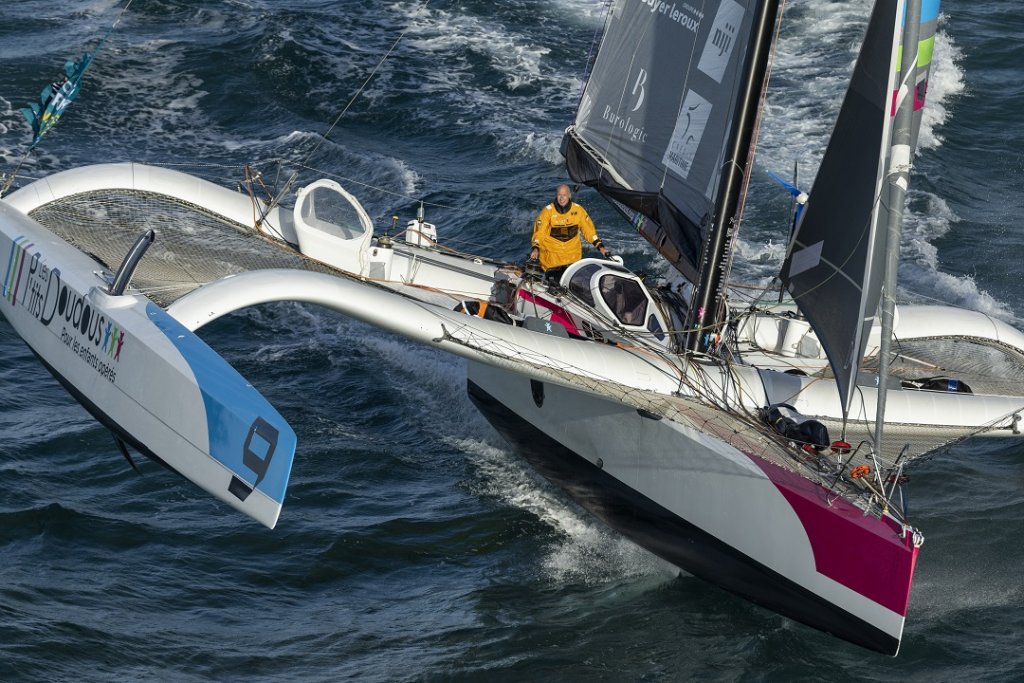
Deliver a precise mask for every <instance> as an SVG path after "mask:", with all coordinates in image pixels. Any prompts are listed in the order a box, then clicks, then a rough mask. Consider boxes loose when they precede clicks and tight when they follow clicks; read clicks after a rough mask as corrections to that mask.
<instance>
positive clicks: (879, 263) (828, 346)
mask: <svg viewBox="0 0 1024 683" xmlns="http://www.w3.org/2000/svg"><path fill="white" fill-rule="evenodd" d="M938 4H939V3H938V0H929V1H928V2H926V3H924V7H923V9H922V24H923V26H922V31H921V36H922V41H921V44H922V47H925V46H926V47H927V49H922V51H921V54H922V55H923V56H922V58H921V60H920V62H919V72H920V75H919V80H918V82H917V84H916V87H915V88H914V91H915V107H914V108H915V110H916V111H915V122H914V127H913V136H914V141H915V142H916V138H917V135H918V132H919V130H920V108H921V106H922V105H923V102H924V93H925V90H926V89H927V66H928V63H929V62H930V58H931V45H932V44H933V43H934V32H935V20H936V18H937V15H938ZM903 11H904V2H902V1H901V0H878V2H876V3H875V7H874V10H873V11H872V14H871V19H870V22H869V24H868V28H867V33H866V35H865V38H864V44H863V46H862V48H861V53H860V56H859V57H858V59H857V64H856V66H855V67H854V72H853V77H852V80H851V82H850V88H849V90H848V91H847V93H846V98H845V99H844V101H843V105H842V108H841V109H840V112H839V118H838V120H837V122H836V127H835V130H834V131H833V133H832V138H831V141H830V143H829V146H828V148H827V149H826V150H825V156H824V158H823V160H822V163H821V168H820V169H819V171H818V176H817V178H816V179H815V182H814V187H813V189H812V191H811V199H810V201H809V202H808V204H807V208H806V209H805V210H804V212H803V215H802V217H801V220H800V224H799V225H798V226H797V229H796V232H795V234H794V236H793V241H792V243H791V244H790V248H789V253H788V255H787V257H786V260H785V262H784V264H783V267H782V280H783V282H784V283H785V285H786V287H787V288H788V289H789V292H790V294H792V296H793V298H794V300H795V301H796V303H797V305H798V306H799V308H800V310H801V312H802V313H803V314H804V315H805V316H806V317H807V319H808V320H809V321H810V323H811V325H812V326H813V327H814V330H815V332H816V334H817V336H818V340H819V341H820V342H821V344H822V346H823V348H824V349H825V353H826V354H827V356H828V359H829V363H830V364H831V366H832V370H833V372H834V374H835V377H836V383H837V385H838V388H839V396H840V401H841V402H842V406H843V411H844V414H845V413H846V411H848V409H849V406H850V401H851V399H852V396H853V390H854V387H855V385H856V381H857V373H858V371H859V369H860V361H861V358H862V356H863V354H864V350H865V347H866V345H867V337H868V333H869V332H870V331H871V327H872V325H873V323H874V321H875V317H876V314H877V309H878V300H879V296H880V292H881V286H882V269H883V266H884V262H885V259H884V255H885V253H886V250H887V249H889V248H893V249H898V248H899V245H898V244H894V245H891V247H890V245H889V244H888V243H887V240H886V238H885V233H884V228H885V225H886V223H887V220H888V215H887V214H888V211H887V208H886V206H885V203H884V202H882V201H881V193H882V192H883V189H884V188H883V177H884V174H885V170H886V166H887V155H888V153H889V145H890V136H891V126H892V115H893V113H894V111H893V107H894V95H893V93H894V90H895V89H896V84H897V83H899V74H898V69H899V63H900V61H899V59H898V54H899V52H898V49H899V44H900V37H901V28H900V27H901V20H900V19H901V17H902V14H903ZM921 62H923V64H922V63H921Z"/></svg>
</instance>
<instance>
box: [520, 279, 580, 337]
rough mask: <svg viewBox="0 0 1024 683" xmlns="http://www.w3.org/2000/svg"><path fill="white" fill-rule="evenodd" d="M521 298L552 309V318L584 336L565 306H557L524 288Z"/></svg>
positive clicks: (567, 329)
mask: <svg viewBox="0 0 1024 683" xmlns="http://www.w3.org/2000/svg"><path fill="white" fill-rule="evenodd" d="M519 298H521V299H523V300H524V301H527V302H529V303H532V304H536V305H537V306H542V307H543V308H546V309H548V310H549V311H551V320H553V321H554V322H556V323H559V324H560V325H562V327H564V328H565V329H566V331H567V332H568V333H569V334H572V335H576V336H577V337H580V336H582V335H581V334H580V331H579V330H578V329H576V324H575V323H573V321H572V318H571V317H569V314H568V313H566V312H565V309H564V308H561V307H559V306H556V305H555V304H553V303H551V302H550V301H547V300H546V299H543V298H541V297H539V296H533V295H532V294H530V293H529V292H527V291H526V290H523V289H521V290H519Z"/></svg>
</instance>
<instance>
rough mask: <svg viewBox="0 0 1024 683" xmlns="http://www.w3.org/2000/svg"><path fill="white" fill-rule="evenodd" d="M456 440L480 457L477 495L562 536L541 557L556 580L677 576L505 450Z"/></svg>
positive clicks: (544, 567) (547, 572)
mask: <svg viewBox="0 0 1024 683" xmlns="http://www.w3.org/2000/svg"><path fill="white" fill-rule="evenodd" d="M454 443H455V445H456V446H457V447H458V448H459V449H460V450H463V451H465V452H467V453H470V454H472V455H474V456H476V457H475V458H474V460H473V462H474V463H475V464H476V466H477V469H478V472H479V479H478V480H477V481H476V482H475V484H474V487H473V488H474V489H475V492H476V493H478V494H480V495H487V496H493V497H495V498H497V499H499V500H501V501H503V502H505V503H507V504H509V505H511V506H513V507H516V508H518V509H520V510H524V511H526V512H529V513H530V514H532V515H535V516H536V517H537V518H538V519H539V520H540V521H542V522H543V523H544V524H546V525H548V526H550V527H551V528H552V529H554V530H555V531H557V532H558V534H559V536H560V537H561V538H560V540H559V541H558V542H557V543H555V544H553V545H552V546H550V547H549V548H546V551H547V552H546V555H545V557H544V559H543V561H542V570H543V572H544V574H545V575H546V576H547V577H548V579H549V580H551V581H552V582H555V583H558V584H565V583H584V584H587V585H594V584H601V583H607V582H609V581H615V580H621V579H623V578H628V577H636V576H650V575H658V576H664V577H665V578H669V577H671V576H675V575H676V574H678V571H679V570H678V569H676V568H675V567H671V566H670V565H668V564H667V563H665V562H664V561H662V560H661V559H659V558H657V557H656V556H654V555H652V554H650V553H649V552H647V551H646V550H643V549H642V548H640V547H639V546H637V545H635V544H633V543H631V542H630V541H628V540H626V539H625V538H623V537H622V536H620V535H619V534H617V533H615V532H613V531H611V530H610V529H608V528H607V527H605V526H604V525H602V524H601V523H599V522H597V521H596V520H594V519H593V518H592V517H590V516H589V515H587V514H586V513H584V512H583V511H582V510H579V509H578V508H576V507H575V506H571V505H570V504H569V503H568V502H567V501H565V500H564V499H563V498H562V497H561V496H560V495H558V494H557V493H555V491H554V490H553V489H552V488H551V487H549V486H547V485H545V484H542V483H541V482H540V481H538V479H536V478H535V475H533V474H532V472H531V471H530V470H529V469H528V468H527V467H526V466H525V464H524V463H523V462H522V461H521V460H519V459H518V458H516V457H514V456H512V455H511V454H510V453H508V452H507V451H506V450H504V449H503V448H500V447H497V446H494V445H493V444H491V443H489V442H486V441H478V440H473V439H463V440H456V441H455V442H454Z"/></svg>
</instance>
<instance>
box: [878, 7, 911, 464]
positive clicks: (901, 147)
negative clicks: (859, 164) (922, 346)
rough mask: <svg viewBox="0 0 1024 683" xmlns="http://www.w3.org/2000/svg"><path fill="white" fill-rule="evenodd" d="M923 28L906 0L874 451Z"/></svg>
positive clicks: (880, 414) (884, 380) (883, 401)
mask: <svg viewBox="0 0 1024 683" xmlns="http://www.w3.org/2000/svg"><path fill="white" fill-rule="evenodd" d="M920 29H921V0H907V3H906V13H905V15H904V18H903V55H902V60H901V62H900V80H901V82H900V86H899V90H898V91H897V109H896V117H895V120H894V122H893V131H892V147H891V149H890V155H889V169H888V181H889V197H888V204H889V206H888V214H889V222H888V225H887V226H886V245H887V248H886V257H885V271H884V278H883V281H882V298H881V303H880V309H881V311H880V313H881V316H880V317H881V327H882V336H881V340H880V344H879V347H878V402H877V405H876V407H875V452H876V453H879V452H881V449H882V427H883V425H884V423H885V404H886V395H887V392H886V384H887V380H888V377H889V368H890V365H891V359H890V353H891V347H892V328H893V318H894V315H895V309H896V270H897V268H898V266H899V258H900V235H901V232H902V227H903V206H904V204H905V203H906V197H907V184H908V182H909V178H910V167H911V154H912V152H911V144H912V139H913V138H912V135H913V124H914V90H915V88H916V87H917V59H918V42H919V40H920Z"/></svg>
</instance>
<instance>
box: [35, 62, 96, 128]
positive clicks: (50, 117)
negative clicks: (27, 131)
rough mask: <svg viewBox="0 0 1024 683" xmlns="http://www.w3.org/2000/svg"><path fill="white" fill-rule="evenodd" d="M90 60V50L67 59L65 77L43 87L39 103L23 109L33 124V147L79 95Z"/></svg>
mask: <svg viewBox="0 0 1024 683" xmlns="http://www.w3.org/2000/svg"><path fill="white" fill-rule="evenodd" d="M90 62H92V55H91V54H90V53H88V52H86V53H85V54H84V55H82V57H81V59H79V60H77V61H70V60H69V61H67V62H66V63H65V64H64V78H63V79H61V80H60V81H58V82H56V83H52V84H50V85H48V86H46V87H45V88H43V91H42V93H40V95H39V103H38V104H37V103H35V102H33V103H32V104H30V105H29V106H28V107H25V108H24V109H22V110H21V113H22V114H23V115H24V116H25V120H26V121H28V123H29V125H30V126H32V133H33V134H34V137H33V138H32V147H35V146H36V144H38V143H39V139H40V138H41V137H43V136H44V135H45V134H46V132H47V131H48V130H50V129H51V128H53V127H54V126H55V125H56V124H57V119H59V118H60V115H61V114H62V113H64V110H65V109H67V108H68V105H69V104H71V103H72V102H74V100H75V98H76V97H78V91H79V89H80V88H81V85H82V75H83V74H84V73H85V70H86V69H87V68H88V67H89V63H90Z"/></svg>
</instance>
